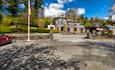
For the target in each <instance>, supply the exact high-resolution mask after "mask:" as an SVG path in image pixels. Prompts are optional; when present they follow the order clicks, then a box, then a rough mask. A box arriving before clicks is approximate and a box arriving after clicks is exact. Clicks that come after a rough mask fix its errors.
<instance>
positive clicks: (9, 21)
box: [2, 17, 12, 27]
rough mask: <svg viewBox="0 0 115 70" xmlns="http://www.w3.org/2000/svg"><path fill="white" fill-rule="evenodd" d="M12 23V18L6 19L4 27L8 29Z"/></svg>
mask: <svg viewBox="0 0 115 70" xmlns="http://www.w3.org/2000/svg"><path fill="white" fill-rule="evenodd" d="M11 22H12V18H9V17H4V18H3V21H2V25H3V26H5V27H8V26H10V25H11Z"/></svg>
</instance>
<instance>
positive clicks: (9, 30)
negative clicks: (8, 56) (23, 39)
mask: <svg viewBox="0 0 115 70" xmlns="http://www.w3.org/2000/svg"><path fill="white" fill-rule="evenodd" d="M14 32H16V28H14V27H0V33H14Z"/></svg>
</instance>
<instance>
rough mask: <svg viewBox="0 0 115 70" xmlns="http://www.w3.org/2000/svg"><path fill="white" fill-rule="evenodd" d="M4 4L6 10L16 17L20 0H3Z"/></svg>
mask: <svg viewBox="0 0 115 70" xmlns="http://www.w3.org/2000/svg"><path fill="white" fill-rule="evenodd" d="M5 3H6V5H7V6H8V8H7V10H8V11H9V13H11V15H12V16H13V17H17V15H18V13H19V8H18V5H19V3H20V0H5Z"/></svg>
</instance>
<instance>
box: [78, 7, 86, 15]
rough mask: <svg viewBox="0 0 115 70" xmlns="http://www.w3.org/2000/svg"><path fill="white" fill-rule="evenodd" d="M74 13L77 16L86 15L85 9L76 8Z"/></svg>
mask: <svg viewBox="0 0 115 70" xmlns="http://www.w3.org/2000/svg"><path fill="white" fill-rule="evenodd" d="M76 13H77V15H82V14H85V13H86V10H85V8H78V9H77V12H76Z"/></svg>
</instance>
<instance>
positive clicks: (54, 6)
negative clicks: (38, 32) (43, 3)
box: [44, 0, 74, 17]
mask: <svg viewBox="0 0 115 70" xmlns="http://www.w3.org/2000/svg"><path fill="white" fill-rule="evenodd" d="M72 1H74V0H57V2H58V3H51V4H49V6H47V7H44V9H45V17H48V16H51V17H58V16H60V15H61V14H65V12H66V11H65V10H63V7H64V4H65V3H69V2H72Z"/></svg>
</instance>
